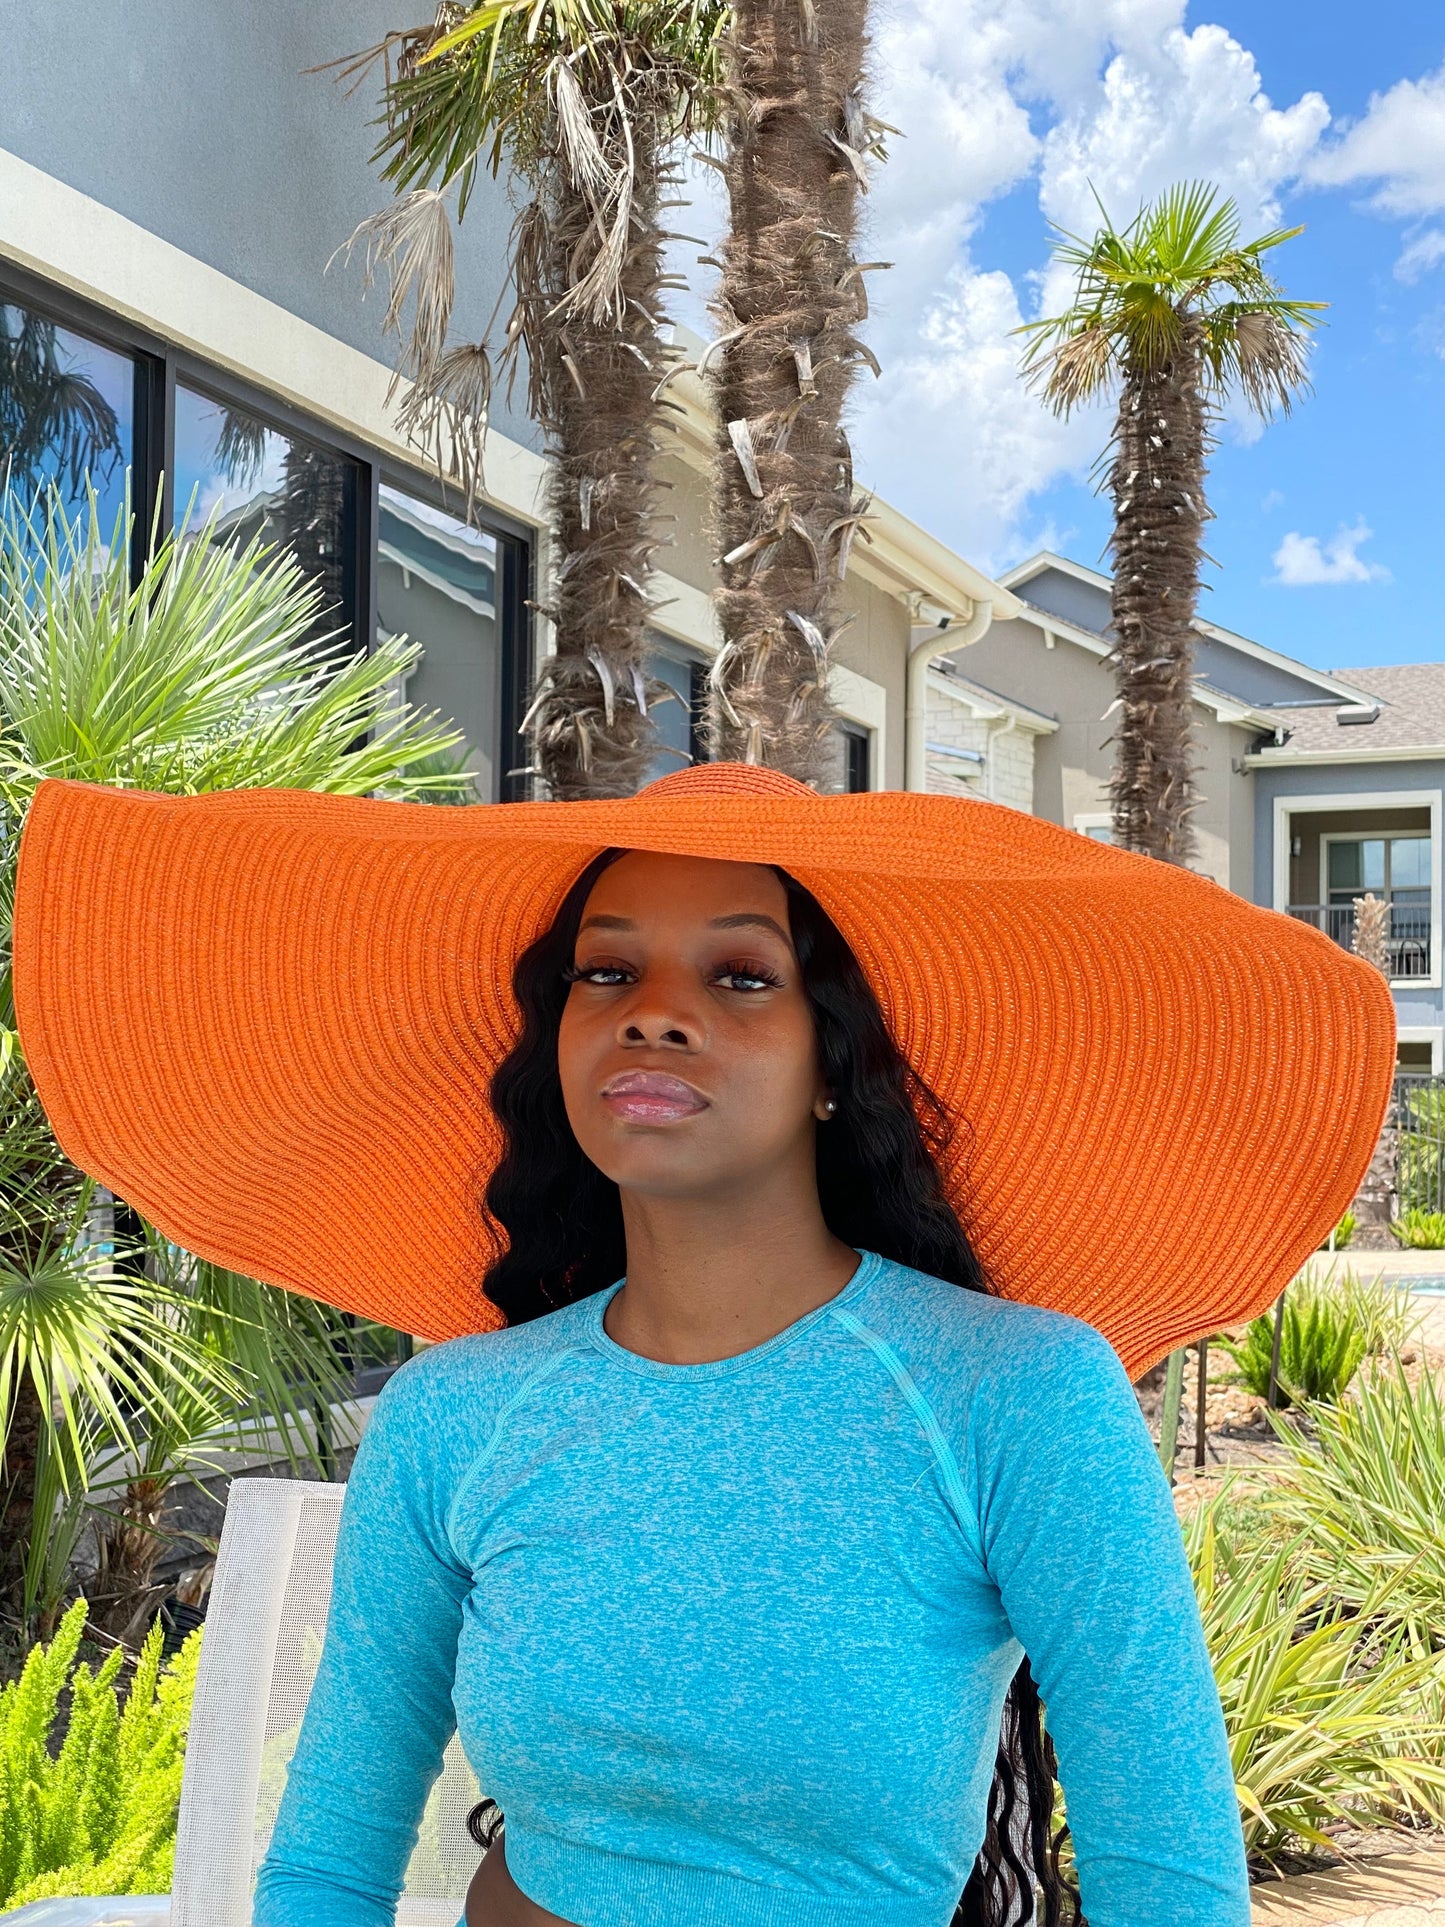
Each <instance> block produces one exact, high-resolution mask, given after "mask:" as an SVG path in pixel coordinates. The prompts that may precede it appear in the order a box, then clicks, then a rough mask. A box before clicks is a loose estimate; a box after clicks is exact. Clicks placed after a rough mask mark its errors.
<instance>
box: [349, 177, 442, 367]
mask: <svg viewBox="0 0 1445 1927" xmlns="http://www.w3.org/2000/svg"><path fill="white" fill-rule="evenodd" d="M358 242H364V243H365V247H366V278H365V286H366V287H367V288H368V289H369V288H371V287H372V285H373V284H374V282H375V280H376V275H377V271H378V270H379V269H385V271H386V276H387V299H386V313H385V315H384V316H383V317H382V326H383V328H384V329H385V330H386V332H387V333H388V334H392V335H395V336H396V338H397V341H398V342H399V343H400V353H399V356H398V360H397V366H396V376H395V377H394V378H393V382H392V389H393V391H394V390H395V387H396V382H397V380H399V379H400V378H402V377H403V376H404V377H406V378H407V379H408V380H411V381H419V382H423V383H426V382H428V381H430V380H431V379H432V377H433V376H434V375H435V373H436V371H437V369H438V368H439V366H440V365H441V359H442V355H443V353H444V351H445V348H446V339H447V328H448V326H449V325H450V322H451V314H452V304H453V302H454V301H455V299H456V250H455V247H454V245H453V241H452V222H451V213H450V211H449V209H448V207H447V203H446V196H445V194H443V193H442V192H441V191H439V190H438V189H435V188H429V187H419V188H414V189H413V190H412V192H411V193H410V194H407V195H404V196H403V197H402V199H401V200H399V201H394V202H393V203H392V205H391V206H390V207H384V208H381V209H380V210H379V211H378V212H377V213H375V214H369V215H368V216H367V217H366V219H365V220H364V221H362V222H360V223H359V224H358V225H357V227H356V228H355V229H354V230H353V231H352V233H351V235H350V236H349V237H348V239H347V240H345V241H344V242H343V243H342V245H341V246H340V247H339V248H338V249H337V250H336V254H335V255H333V256H332V257H331V258H332V260H333V261H334V260H335V259H336V258H337V255H340V256H342V257H343V258H345V259H348V260H349V259H350V257H351V252H352V249H353V248H354V247H355V246H356V244H357V243H358ZM327 265H328V266H329V265H330V263H329V262H328V264H327ZM413 296H415V305H414V308H413V311H412V321H411V327H410V329H409V330H407V329H406V328H405V327H404V315H405V310H406V304H407V302H408V300H409V299H411V298H412V297H413Z"/></svg>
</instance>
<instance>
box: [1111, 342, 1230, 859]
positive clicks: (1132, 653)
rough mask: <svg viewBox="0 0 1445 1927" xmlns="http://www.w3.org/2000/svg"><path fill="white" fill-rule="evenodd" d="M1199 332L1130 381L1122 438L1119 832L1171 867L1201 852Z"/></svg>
mask: <svg viewBox="0 0 1445 1927" xmlns="http://www.w3.org/2000/svg"><path fill="white" fill-rule="evenodd" d="M1200 375H1201V369H1200V356H1199V336H1198V331H1197V328H1195V327H1193V326H1191V325H1189V324H1186V326H1185V328H1184V331H1183V338H1182V341H1181V345H1180V348H1179V351H1178V353H1177V354H1176V355H1174V356H1173V357H1172V358H1171V359H1170V360H1168V361H1166V362H1164V363H1163V364H1162V365H1161V366H1158V367H1155V368H1134V369H1130V370H1129V371H1128V372H1127V373H1126V376H1125V381H1124V389H1123V393H1122V395H1121V397H1120V401H1119V413H1118V419H1117V421H1116V423H1115V429H1114V462H1113V467H1112V469H1111V472H1110V488H1111V491H1112V494H1113V498H1114V533H1113V537H1112V539H1111V542H1110V548H1111V550H1112V554H1113V564H1114V598H1113V615H1114V637H1115V642H1114V668H1115V679H1116V689H1117V692H1118V693H1117V707H1118V709H1119V712H1120V715H1119V724H1118V729H1117V732H1116V735H1115V737H1114V741H1115V744H1116V756H1115V761H1114V778H1113V782H1112V784H1111V786H1110V798H1111V801H1112V804H1113V811H1114V834H1115V836H1116V838H1117V839H1118V841H1119V842H1120V843H1122V844H1123V845H1124V846H1125V847H1126V848H1128V849H1131V850H1142V851H1143V852H1144V853H1145V854H1146V855H1148V856H1155V857H1159V858H1161V859H1162V860H1163V861H1164V862H1166V863H1187V862H1188V861H1189V859H1190V857H1191V856H1192V855H1193V854H1194V830H1193V822H1192V817H1193V812H1194V809H1195V804H1196V796H1195V772H1196V764H1195V755H1194V743H1193V721H1194V697H1193V674H1194V631H1193V628H1192V626H1191V625H1192V623H1193V620H1194V610H1195V604H1196V602H1197V600H1198V595H1199V571H1200V563H1201V561H1202V559H1203V547H1202V542H1201V536H1202V532H1203V527H1204V520H1205V517H1206V515H1207V514H1208V510H1207V508H1206V506H1205V501H1204V476H1205V467H1206V456H1207V453H1208V437H1209V428H1208V414H1207V408H1206V404H1205V400H1204V397H1203V395H1202V394H1201V392H1200Z"/></svg>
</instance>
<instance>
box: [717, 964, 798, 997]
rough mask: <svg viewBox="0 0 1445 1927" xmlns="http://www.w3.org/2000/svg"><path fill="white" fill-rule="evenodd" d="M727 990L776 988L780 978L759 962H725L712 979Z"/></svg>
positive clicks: (780, 982)
mask: <svg viewBox="0 0 1445 1927" xmlns="http://www.w3.org/2000/svg"><path fill="white" fill-rule="evenodd" d="M713 981H714V982H715V983H720V984H722V985H723V986H724V988H725V989H727V990H744V991H754V990H778V989H780V988H781V987H782V979H781V978H779V977H775V976H774V975H773V973H772V971H771V970H768V969H766V968H764V967H763V966H762V965H759V964H742V963H738V964H725V965H724V966H723V968H722V969H721V970H720V971H719V972H718V974H717V976H716V977H715V978H714V980H713Z"/></svg>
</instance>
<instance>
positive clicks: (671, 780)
mask: <svg viewBox="0 0 1445 1927" xmlns="http://www.w3.org/2000/svg"><path fill="white" fill-rule="evenodd" d="M815 794H816V792H815V791H813V790H810V789H809V788H808V786H807V784H806V783H800V782H799V781H798V780H797V778H796V777H793V776H784V774H783V772H782V771H781V770H777V769H762V768H759V767H758V766H757V765H755V764H752V763H694V764H692V765H691V767H690V768H688V769H676V770H670V771H669V772H668V774H667V775H666V776H659V777H658V778H657V780H656V782H654V783H648V784H647V785H646V786H645V787H644V788H642V789H640V790H639V791H638V792H637V796H638V800H639V801H644V800H645V801H649V802H650V801H652V800H653V799H654V798H655V799H656V800H658V801H659V802H661V801H668V802H670V801H671V800H672V799H673V797H676V796H759V797H761V796H778V797H783V796H789V797H798V796H813V795H815Z"/></svg>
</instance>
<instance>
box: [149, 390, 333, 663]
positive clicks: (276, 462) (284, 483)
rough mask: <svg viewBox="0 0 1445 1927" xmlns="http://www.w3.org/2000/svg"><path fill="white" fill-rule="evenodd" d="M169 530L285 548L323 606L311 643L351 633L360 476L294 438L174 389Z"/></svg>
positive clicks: (236, 409)
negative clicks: (207, 528)
mask: <svg viewBox="0 0 1445 1927" xmlns="http://www.w3.org/2000/svg"><path fill="white" fill-rule="evenodd" d="M175 424H176V426H175V438H176V439H175V448H176V454H175V470H174V473H175V523H176V527H177V528H189V529H195V528H198V527H200V526H201V525H202V524H205V523H209V522H211V518H212V517H214V518H215V520H214V523H213V527H214V530H215V534H216V537H217V538H218V539H220V540H222V541H228V542H235V543H236V544H237V545H238V546H242V547H244V545H245V544H246V543H248V542H252V541H255V540H257V539H259V540H261V541H263V542H267V543H271V544H274V545H275V546H276V547H278V548H284V549H289V550H290V552H291V554H292V555H293V556H294V557H295V559H296V561H297V562H298V563H299V564H300V565H301V570H302V573H303V574H304V575H305V576H306V577H307V578H308V579H309V580H310V581H312V582H314V583H315V585H316V587H317V588H318V589H319V590H320V592H321V594H322V597H323V602H322V606H321V610H320V613H319V614H318V616H317V620H316V624H315V628H314V631H313V633H314V636H315V638H316V639H317V640H318V641H319V640H320V639H321V638H322V637H336V636H337V632H338V631H340V632H341V636H340V637H339V638H338V640H347V641H349V640H350V638H351V637H352V636H354V635H355V634H356V617H357V610H356V609H355V607H354V606H353V603H354V596H353V593H352V581H351V574H352V572H351V569H350V567H349V552H350V548H351V530H352V527H353V526H354V523H355V520H356V490H357V467H356V463H355V462H349V461H347V460H346V459H345V458H344V457H342V456H340V455H337V454H336V453H335V452H334V451H333V450H331V449H328V448H323V447H321V446H320V445H319V444H317V443H315V442H309V441H305V440H303V439H302V438H301V437H300V436H298V435H285V434H282V433H281V431H280V430H279V429H277V428H273V427H271V425H270V424H269V423H268V422H266V421H264V420H263V419H262V418H261V416H259V415H258V414H256V413H254V412H253V411H252V410H251V409H250V408H247V407H243V406H242V405H240V404H239V403H236V402H230V401H220V400H216V399H214V398H213V397H211V396H210V395H206V394H203V393H201V391H200V390H199V389H196V388H191V387H189V386H188V385H187V384H186V383H184V382H180V381H178V382H177V383H176V402H175Z"/></svg>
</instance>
